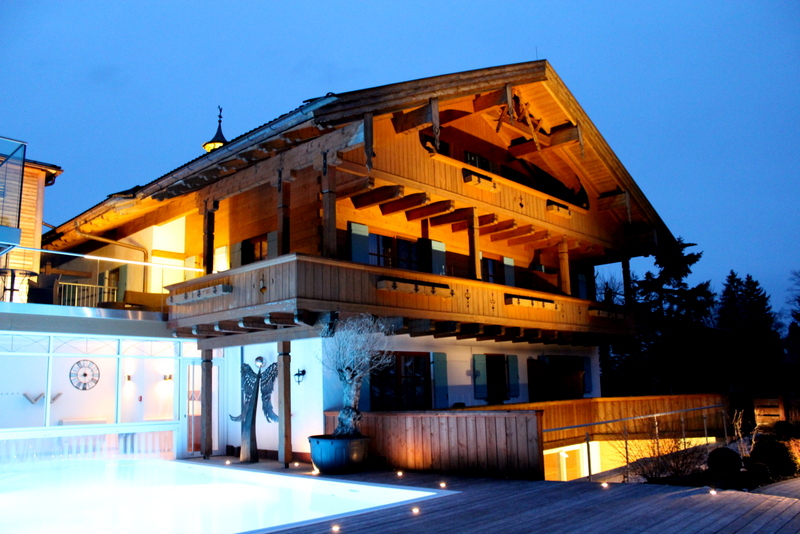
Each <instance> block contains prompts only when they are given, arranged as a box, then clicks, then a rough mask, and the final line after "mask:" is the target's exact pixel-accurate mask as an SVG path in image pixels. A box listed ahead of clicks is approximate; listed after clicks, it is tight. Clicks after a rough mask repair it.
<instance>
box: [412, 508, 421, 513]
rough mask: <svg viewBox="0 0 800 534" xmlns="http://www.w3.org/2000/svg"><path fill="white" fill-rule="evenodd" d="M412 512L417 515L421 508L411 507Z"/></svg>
mask: <svg viewBox="0 0 800 534" xmlns="http://www.w3.org/2000/svg"><path fill="white" fill-rule="evenodd" d="M411 513H412V514H415V515H416V514H418V513H419V508H412V509H411Z"/></svg>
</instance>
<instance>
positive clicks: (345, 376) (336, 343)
mask: <svg viewBox="0 0 800 534" xmlns="http://www.w3.org/2000/svg"><path fill="white" fill-rule="evenodd" d="M390 334H391V330H390V329H389V328H387V326H386V325H385V324H384V323H382V322H381V321H380V320H379V319H378V318H376V317H373V316H371V315H359V316H357V317H350V318H348V319H345V320H342V321H337V322H336V323H335V324H334V325H333V327H332V328H328V329H326V331H325V332H323V334H322V335H323V337H326V338H327V339H326V341H325V343H324V344H323V353H322V357H321V361H322V365H324V366H325V367H326V368H328V369H330V370H331V371H334V372H335V373H336V374H337V376H338V377H339V380H340V381H341V383H342V390H343V395H342V410H341V411H340V412H339V422H338V425H337V426H336V430H335V431H334V432H333V435H334V436H335V437H342V438H345V437H358V436H360V435H361V431H360V424H361V412H360V411H359V410H358V402H359V400H360V398H361V383H362V382H363V381H364V378H365V377H367V376H369V374H370V373H371V372H372V371H379V370H381V369H384V368H386V367H388V366H390V365H392V364H393V363H394V354H392V353H391V352H389V345H390V343H391V341H390V339H389V337H388V336H389V335H390Z"/></svg>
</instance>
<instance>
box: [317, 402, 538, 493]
mask: <svg viewBox="0 0 800 534" xmlns="http://www.w3.org/2000/svg"><path fill="white" fill-rule="evenodd" d="M337 415H338V414H337V412H325V432H326V433H329V434H330V433H333V430H334V428H335V427H336V416H337ZM361 426H362V428H361V430H362V432H363V433H364V435H365V436H370V437H371V438H372V440H371V441H370V454H371V455H374V456H379V457H383V458H385V459H386V461H387V462H388V463H389V464H390V465H391V466H392V467H394V468H397V469H410V470H418V471H429V470H432V471H440V472H444V473H471V474H492V475H503V476H510V477H514V478H527V479H531V480H543V479H544V456H543V449H542V428H541V412H540V411H526V412H515V413H514V412H506V413H498V412H385V413H364V414H363V419H362V422H361Z"/></svg>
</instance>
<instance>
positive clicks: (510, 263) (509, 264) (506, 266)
mask: <svg viewBox="0 0 800 534" xmlns="http://www.w3.org/2000/svg"><path fill="white" fill-rule="evenodd" d="M503 271H504V273H503V275H504V277H505V280H504V282H503V283H504V284H505V285H507V286H516V284H515V280H514V258H506V257H504V258H503Z"/></svg>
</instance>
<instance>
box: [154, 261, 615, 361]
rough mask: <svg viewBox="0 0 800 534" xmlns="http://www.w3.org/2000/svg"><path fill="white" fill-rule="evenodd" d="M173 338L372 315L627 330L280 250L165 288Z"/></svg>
mask: <svg viewBox="0 0 800 534" xmlns="http://www.w3.org/2000/svg"><path fill="white" fill-rule="evenodd" d="M168 289H169V291H170V300H169V301H168V303H169V305H170V306H169V322H168V326H169V328H171V329H172V330H173V333H174V335H175V336H176V337H192V338H197V339H199V340H200V342H199V343H200V347H201V348H203V349H208V348H221V347H226V346H239V345H248V344H256V343H268V342H274V341H291V340H293V339H302V338H308V337H317V336H320V335H321V333H322V332H323V330H324V329H325V328H326V327H327V326H328V325H330V324H332V323H333V322H334V321H335V319H336V318H337V316H338V317H342V316H346V315H352V314H360V313H370V314H373V315H375V316H378V317H382V318H384V320H386V321H388V322H389V323H390V324H391V326H392V327H393V329H394V331H395V333H397V334H409V335H411V336H413V337H417V336H433V337H436V338H446V337H454V338H456V339H475V340H478V341H497V342H501V341H508V342H518V343H529V344H531V343H561V344H572V345H589V346H593V345H597V344H599V343H601V341H602V340H603V339H606V340H607V339H609V336H624V335H628V334H629V333H630V327H631V325H630V322H629V318H628V317H627V315H626V314H625V313H624V312H622V310H621V309H620V308H616V307H608V306H603V305H601V304H598V303H593V302H590V301H586V300H582V299H578V298H574V297H569V296H566V295H553V294H548V293H542V292H537V291H531V290H525V289H520V288H513V287H507V286H501V285H497V284H491V283H487V282H482V281H478V280H466V279H460V278H454V277H448V276H441V275H433V274H425V273H416V272H409V271H405V270H402V269H393V268H386V267H377V266H371V265H363V264H356V263H352V262H348V261H341V260H333V259H328V258H322V257H318V256H305V255H301V254H287V255H285V256H281V257H279V258H276V259H273V260H266V261H262V262H257V263H253V264H249V265H246V266H243V267H239V268H236V269H231V270H230V271H225V272H221V273H216V274H212V275H207V276H204V277H201V278H197V279H193V280H188V281H186V282H181V283H178V284H174V285H172V286H170V287H169V288H168Z"/></svg>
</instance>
